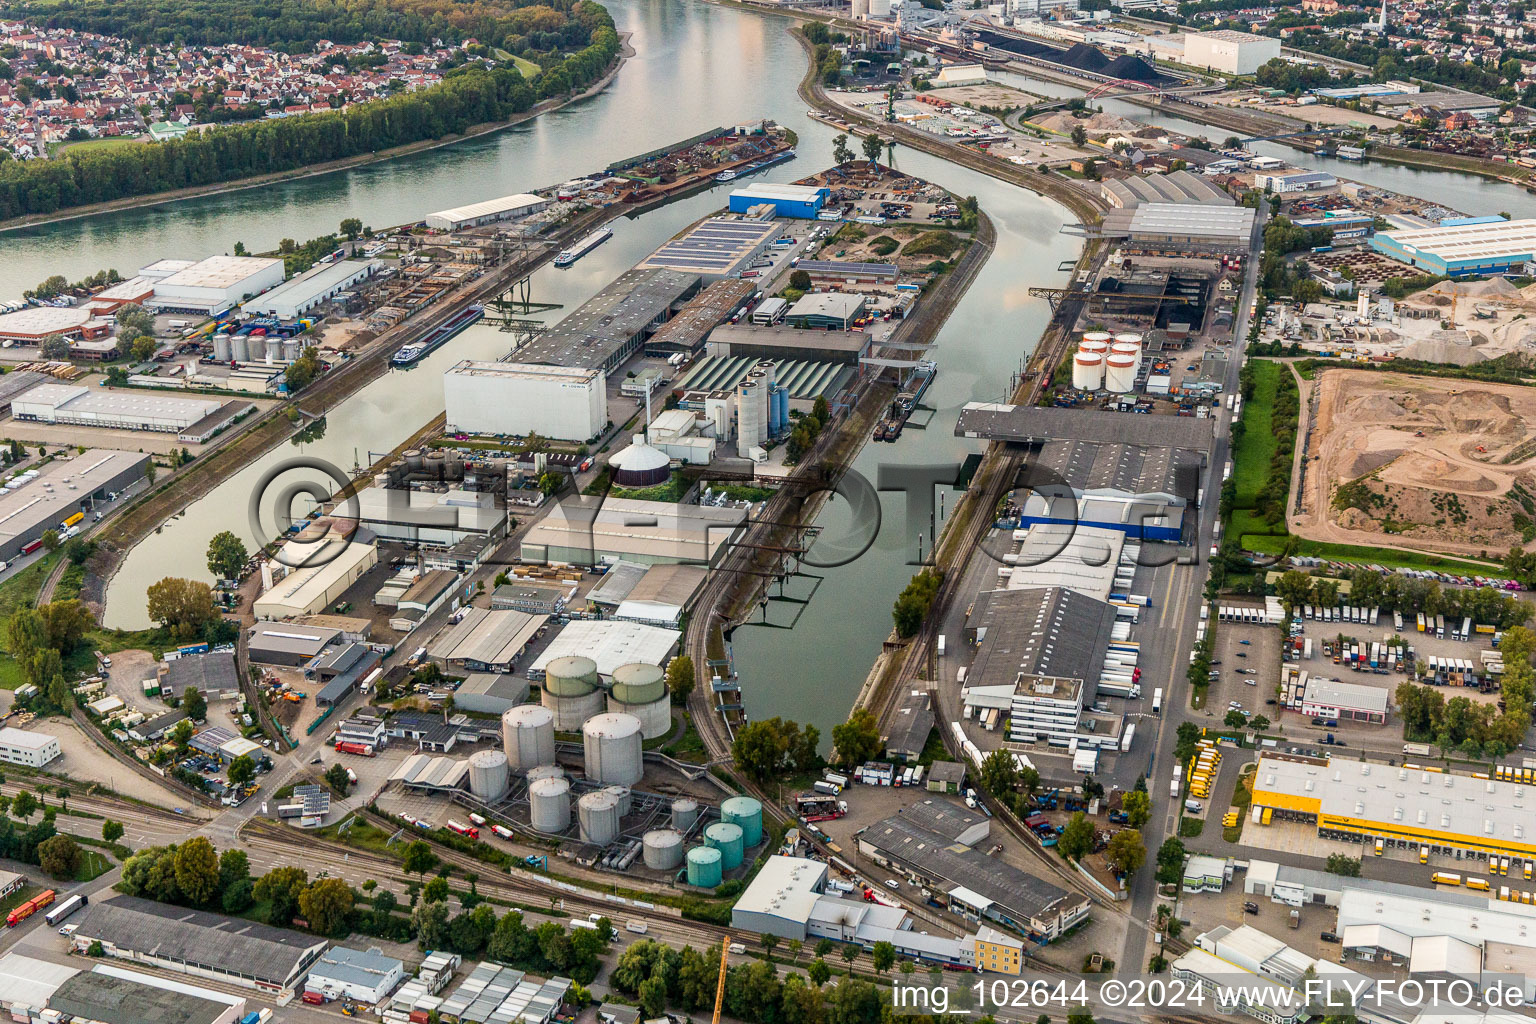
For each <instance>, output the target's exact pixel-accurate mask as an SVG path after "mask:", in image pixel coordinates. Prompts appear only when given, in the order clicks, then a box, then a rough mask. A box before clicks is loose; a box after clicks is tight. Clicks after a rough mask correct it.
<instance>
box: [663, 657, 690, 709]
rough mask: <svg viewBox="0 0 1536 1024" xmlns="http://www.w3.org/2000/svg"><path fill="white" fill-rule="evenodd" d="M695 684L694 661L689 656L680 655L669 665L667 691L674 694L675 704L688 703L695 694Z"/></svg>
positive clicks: (673, 700) (673, 701)
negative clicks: (692, 694) (691, 695)
mask: <svg viewBox="0 0 1536 1024" xmlns="http://www.w3.org/2000/svg"><path fill="white" fill-rule="evenodd" d="M694 682H695V675H694V669H693V659H692V658H690V657H688V655H686V654H679V655H678V656H677V657H675V658H673V659H672V661H671V663H670V664H668V665H667V689H668V690H669V691H670V692H671V694H672V703H673V704H678V705H683V704H687V703H688V696H689V694H691V693H693V687H694Z"/></svg>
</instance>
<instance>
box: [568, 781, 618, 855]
mask: <svg viewBox="0 0 1536 1024" xmlns="http://www.w3.org/2000/svg"><path fill="white" fill-rule="evenodd" d="M576 818H577V820H578V821H579V822H580V824H581V841H582V842H584V843H591V844H593V845H594V846H607V845H608V844H609V843H611V842H613V841H614V840H615V839H617V838H619V801H618V798H617V797H615V796H614V795H613V794H612V793H610V792H608V791H607V790H606V789H599V790H596V791H594V792H591V793H583V794H582V796H581V799H580V800H577V801H576Z"/></svg>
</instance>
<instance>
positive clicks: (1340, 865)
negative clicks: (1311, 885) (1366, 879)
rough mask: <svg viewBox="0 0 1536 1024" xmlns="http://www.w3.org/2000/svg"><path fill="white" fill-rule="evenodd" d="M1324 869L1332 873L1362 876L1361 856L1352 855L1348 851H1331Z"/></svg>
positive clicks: (1352, 876) (1353, 876) (1354, 876)
mask: <svg viewBox="0 0 1536 1024" xmlns="http://www.w3.org/2000/svg"><path fill="white" fill-rule="evenodd" d="M1324 869H1325V870H1326V871H1328V872H1329V873H1330V874H1334V875H1345V876H1347V877H1349V878H1359V877H1360V858H1358V857H1351V856H1350V855H1349V854H1347V853H1330V854H1329V855H1328V862H1327V864H1326V865H1325V867H1324Z"/></svg>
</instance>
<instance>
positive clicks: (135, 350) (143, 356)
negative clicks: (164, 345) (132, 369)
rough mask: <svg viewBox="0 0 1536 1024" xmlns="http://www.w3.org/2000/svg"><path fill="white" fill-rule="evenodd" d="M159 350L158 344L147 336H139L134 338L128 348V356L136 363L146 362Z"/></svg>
mask: <svg viewBox="0 0 1536 1024" xmlns="http://www.w3.org/2000/svg"><path fill="white" fill-rule="evenodd" d="M159 348H160V345H159V343H158V342H156V341H155V339H154V338H151V337H150V336H149V335H147V334H141V335H139V336H138V337H137V338H134V339H133V341H132V343H131V344H129V346H128V355H129V356H131V357H132V358H133V361H134V362H136V363H143V362H147V361H149V360H150V359H153V358H154V355H155V351H156V350H157V349H159Z"/></svg>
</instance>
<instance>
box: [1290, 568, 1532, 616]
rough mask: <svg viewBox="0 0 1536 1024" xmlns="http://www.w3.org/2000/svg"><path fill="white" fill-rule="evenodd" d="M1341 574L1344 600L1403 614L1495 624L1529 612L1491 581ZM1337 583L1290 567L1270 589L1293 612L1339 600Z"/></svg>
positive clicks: (1366, 571) (1362, 571) (1356, 572)
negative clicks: (1448, 584)
mask: <svg viewBox="0 0 1536 1024" xmlns="http://www.w3.org/2000/svg"><path fill="white" fill-rule="evenodd" d="M1345 578H1346V579H1348V581H1349V594H1348V596H1347V597H1345V598H1344V599H1343V600H1344V603H1345V604H1351V605H1354V606H1356V607H1359V608H1381V609H1383V610H1385V611H1389V612H1392V611H1397V612H1403V613H1405V614H1408V615H1414V614H1417V613H1418V612H1423V613H1424V614H1425V615H1430V616H1434V615H1444V616H1446V617H1447V618H1456V617H1458V616H1459V617H1462V618H1466V617H1469V616H1470V617H1471V619H1472V621H1473V622H1476V623H1483V624H1487V625H1492V626H1497V627H1499V628H1500V629H1508V628H1510V627H1512V626H1519V625H1522V624H1524V623H1526V622H1528V621H1530V618H1531V606H1530V605H1529V604H1527V603H1526V602H1524V601H1522V600H1520V599H1519V598H1518V597H1515V596H1514V595H1512V594H1506V593H1504V592H1503V591H1500V590H1495V589H1493V588H1492V587H1466V588H1458V589H1451V590H1447V589H1445V588H1443V587H1441V586H1440V583H1439V582H1438V581H1436V580H1425V579H1418V578H1415V577H1411V576H1402V575H1399V574H1397V573H1380V572H1377V571H1375V570H1374V569H1366V568H1359V569H1356V570H1354V571H1353V572H1351V573H1350V574H1349V575H1348V576H1347V577H1345ZM1339 584H1340V581H1339V580H1338V579H1330V578H1328V577H1325V576H1312V575H1309V574H1307V573H1305V572H1302V571H1300V570H1297V569H1291V570H1289V571H1287V572H1284V573H1281V574H1280V577H1279V579H1277V580H1276V581H1275V594H1276V596H1277V597H1279V598H1280V601H1281V603H1282V604H1284V605H1286V606H1287V607H1289V608H1290V609H1291V611H1292V612H1294V611H1295V610H1296V609H1297V608H1300V607H1302V606H1303V605H1308V604H1312V605H1320V606H1323V607H1330V608H1331V607H1332V606H1334V605H1335V604H1338V603H1339V601H1340V594H1341V592H1342V590H1343V588H1342V587H1341V586H1340V585H1339Z"/></svg>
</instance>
